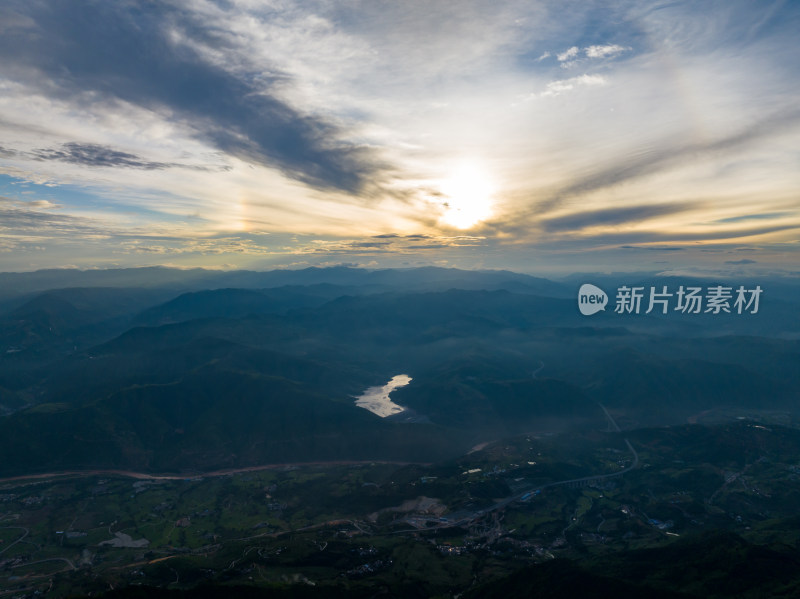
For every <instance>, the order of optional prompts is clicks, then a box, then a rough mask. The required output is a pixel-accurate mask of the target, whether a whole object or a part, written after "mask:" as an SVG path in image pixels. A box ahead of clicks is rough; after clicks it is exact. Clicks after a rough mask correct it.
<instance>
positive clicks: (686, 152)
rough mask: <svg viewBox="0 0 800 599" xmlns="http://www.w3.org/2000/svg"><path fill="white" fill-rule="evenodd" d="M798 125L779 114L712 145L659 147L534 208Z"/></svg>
mask: <svg viewBox="0 0 800 599" xmlns="http://www.w3.org/2000/svg"><path fill="white" fill-rule="evenodd" d="M567 81H571V80H567ZM798 123H800V110H797V109H792V110H790V111H780V112H778V113H775V114H771V115H768V116H766V117H764V118H762V119H760V120H758V121H756V122H754V123H751V124H750V125H748V126H746V127H744V128H742V129H740V130H739V131H737V132H734V133H731V134H729V135H727V136H724V137H721V138H718V139H716V140H714V141H709V142H688V143H684V144H674V143H673V144H666V143H665V144H664V145H663V146H662V147H660V148H653V149H651V150H650V151H648V152H646V153H640V154H638V155H635V156H622V157H620V158H619V159H618V160H617V161H616V162H614V163H612V164H611V165H609V166H606V167H605V168H603V169H600V170H598V171H596V172H594V173H591V174H589V175H585V176H583V177H581V178H578V180H577V181H574V182H572V183H570V184H568V185H566V186H564V187H562V188H561V189H560V190H559V191H558V192H557V193H556V194H554V195H553V196H551V197H550V198H549V199H547V200H545V201H543V202H542V203H541V204H540V205H539V206H538V210H539V211H540V212H545V211H548V210H551V209H553V208H554V207H556V206H558V205H559V204H560V203H561V202H562V201H563V200H564V199H566V198H568V197H571V196H580V195H584V194H587V193H590V192H593V191H597V190H599V189H605V188H608V187H612V186H614V185H619V184H620V183H623V182H626V181H631V180H634V179H639V178H641V177H645V176H648V175H652V174H655V173H659V172H662V171H665V170H668V169H671V168H674V167H676V166H680V165H683V164H686V163H688V162H696V161H697V160H698V158H699V157H702V156H710V155H715V154H718V153H723V152H728V151H734V150H742V149H746V148H747V147H748V146H750V145H751V144H753V143H756V142H761V141H763V140H764V139H769V138H770V137H772V136H775V135H780V134H783V133H785V132H786V130H787V128H790V127H794V126H796V125H797V124H798Z"/></svg>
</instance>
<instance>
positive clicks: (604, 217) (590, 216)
mask: <svg viewBox="0 0 800 599" xmlns="http://www.w3.org/2000/svg"><path fill="white" fill-rule="evenodd" d="M699 207H700V204H699V203H697V202H681V203H677V202H676V203H672V204H649V205H648V204H644V205H640V206H625V207H622V208H605V209H603V210H591V211H584V212H576V213H575V214H568V215H566V216H559V217H556V218H550V219H546V220H543V221H542V223H541V224H542V227H543V228H544V230H545V231H550V232H552V231H570V230H573V231H574V230H580V229H584V228H587V227H595V226H603V225H605V226H609V225H623V224H630V223H637V222H641V221H645V220H648V219H651V218H654V217H658V216H665V215H668V214H677V213H680V212H686V211H688V210H694V209H697V208H699Z"/></svg>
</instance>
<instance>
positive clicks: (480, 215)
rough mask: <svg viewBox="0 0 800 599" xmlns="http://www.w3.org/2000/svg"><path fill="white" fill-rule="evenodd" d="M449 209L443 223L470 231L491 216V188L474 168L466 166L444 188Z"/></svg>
mask: <svg viewBox="0 0 800 599" xmlns="http://www.w3.org/2000/svg"><path fill="white" fill-rule="evenodd" d="M441 190H442V194H443V195H444V201H445V203H446V209H445V212H444V214H443V215H442V218H441V220H442V222H444V223H445V224H447V225H450V226H451V227H456V228H457V229H470V228H472V227H474V226H475V225H477V224H478V223H479V222H481V221H484V220H486V219H487V218H488V217H489V216H490V215H491V212H492V202H491V198H492V185H491V183H490V181H489V179H488V178H487V177H486V175H485V174H484V173H482V172H481V170H480V169H479V168H476V167H475V166H474V165H463V166H461V167H460V168H459V169H458V170H457V171H455V172H454V173H453V175H452V176H450V177H449V178H448V179H446V180H445V181H443V182H442V186H441Z"/></svg>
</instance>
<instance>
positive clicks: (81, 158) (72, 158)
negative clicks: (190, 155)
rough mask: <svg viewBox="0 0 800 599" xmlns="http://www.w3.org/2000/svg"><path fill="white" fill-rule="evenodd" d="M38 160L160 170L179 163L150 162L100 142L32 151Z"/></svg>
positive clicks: (71, 144) (69, 144) (70, 144)
mask: <svg viewBox="0 0 800 599" xmlns="http://www.w3.org/2000/svg"><path fill="white" fill-rule="evenodd" d="M32 154H33V155H34V156H35V157H36V158H37V159H38V160H60V161H62V162H69V163H72V164H80V165H82V166H92V167H98V166H100V167H122V168H135V169H144V170H160V169H165V168H170V167H172V166H180V165H177V164H169V163H166V162H150V161H147V160H143V159H142V158H140V157H139V156H136V155H135V154H129V153H128V152H122V151H120V150H114V149H113V148H110V147H108V146H103V145H98V144H81V143H77V142H70V143H65V144H63V145H62V147H61V149H59V150H53V149H39V150H35V151H34V152H32Z"/></svg>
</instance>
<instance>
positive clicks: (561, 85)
mask: <svg viewBox="0 0 800 599" xmlns="http://www.w3.org/2000/svg"><path fill="white" fill-rule="evenodd" d="M607 82H608V81H607V80H606V78H605V77H603V76H602V75H586V74H583V75H580V76H578V77H571V78H570V79H559V80H558V81H551V82H550V83H548V84H547V87H546V88H545V90H544V91H543V92H542V93H541V96H543V97H548V96H558V95H560V94H562V93H564V92H567V91H570V90H573V89H575V88H576V87H597V86H601V85H605V84H606V83H607Z"/></svg>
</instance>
